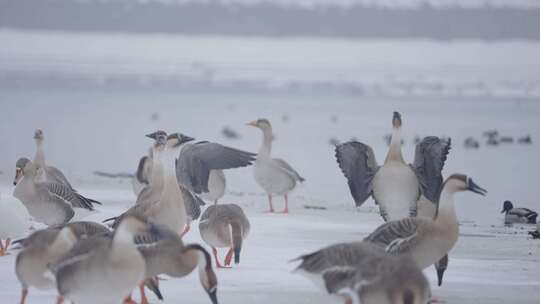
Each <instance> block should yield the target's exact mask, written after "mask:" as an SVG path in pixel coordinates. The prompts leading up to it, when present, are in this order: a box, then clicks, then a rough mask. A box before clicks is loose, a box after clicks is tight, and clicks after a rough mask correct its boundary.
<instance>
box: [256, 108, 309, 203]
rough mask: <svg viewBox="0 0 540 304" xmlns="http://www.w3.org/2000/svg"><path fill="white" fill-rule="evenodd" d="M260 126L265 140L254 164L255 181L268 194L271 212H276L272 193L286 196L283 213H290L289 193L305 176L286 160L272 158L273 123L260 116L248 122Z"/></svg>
mask: <svg viewBox="0 0 540 304" xmlns="http://www.w3.org/2000/svg"><path fill="white" fill-rule="evenodd" d="M247 125H248V126H252V127H256V128H259V129H260V130H261V131H262V133H263V141H262V144H261V147H260V149H259V153H257V160H256V161H255V165H254V166H253V175H254V176H255V181H256V182H257V184H259V186H261V188H263V189H264V191H265V192H266V193H267V195H268V204H269V207H270V209H269V210H268V211H269V212H274V207H273V205H272V195H283V196H284V197H285V209H284V210H283V213H289V199H288V196H287V194H288V193H289V192H290V191H292V190H293V189H294V188H295V187H296V184H297V182H303V181H304V178H303V177H301V176H300V174H298V172H296V170H294V169H293V168H292V167H291V165H289V164H288V163H287V162H286V161H284V160H282V159H279V158H272V157H271V155H270V154H271V152H272V125H271V124H270V121H268V120H267V119H264V118H260V119H258V120H256V121H252V122H250V123H248V124H247Z"/></svg>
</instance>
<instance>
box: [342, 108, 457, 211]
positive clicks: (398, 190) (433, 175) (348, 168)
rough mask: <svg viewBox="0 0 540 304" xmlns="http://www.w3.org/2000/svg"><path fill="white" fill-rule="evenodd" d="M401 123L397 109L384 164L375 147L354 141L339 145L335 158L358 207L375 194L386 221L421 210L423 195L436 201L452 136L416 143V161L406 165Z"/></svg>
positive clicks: (426, 139)
mask: <svg viewBox="0 0 540 304" xmlns="http://www.w3.org/2000/svg"><path fill="white" fill-rule="evenodd" d="M401 124H402V121H401V115H400V114H399V113H398V112H394V116H393V118H392V125H393V131H392V139H391V143H390V148H389V150H388V154H387V156H386V159H385V161H384V164H383V165H382V166H378V165H377V161H376V159H375V154H374V153H373V150H372V149H371V147H369V146H368V145H366V144H363V143H360V142H356V141H352V142H347V143H344V144H341V145H338V146H336V159H337V162H338V164H339V167H340V168H341V171H342V172H343V174H344V175H345V177H346V178H347V181H348V184H349V188H350V191H351V194H352V196H353V198H354V202H355V203H356V206H360V205H362V204H363V203H364V202H365V201H366V200H367V199H368V197H370V196H373V198H374V200H375V202H376V203H377V204H378V205H379V209H380V213H381V216H382V217H383V218H384V220H385V221H389V220H398V219H402V218H406V217H409V216H415V215H416V214H417V212H422V211H418V205H417V202H418V200H419V199H420V198H421V196H424V197H425V198H426V199H427V200H428V201H430V202H431V203H432V204H436V202H437V200H438V196H439V193H440V190H441V185H442V182H443V178H442V169H443V166H444V162H445V161H446V157H447V155H448V152H449V150H450V140H449V139H448V140H445V139H440V138H438V137H435V136H429V137H426V138H424V139H423V140H422V141H421V142H420V143H419V144H418V145H417V146H416V154H415V159H414V163H413V164H412V165H408V164H406V163H405V161H404V160H403V156H402V154H401ZM428 207H432V206H429V205H428ZM431 210H433V208H431Z"/></svg>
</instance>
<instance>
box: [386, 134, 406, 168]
mask: <svg viewBox="0 0 540 304" xmlns="http://www.w3.org/2000/svg"><path fill="white" fill-rule="evenodd" d="M390 161H398V162H402V163H405V161H404V160H403V155H402V154H401V128H393V129H392V139H391V140H390V148H389V149H388V154H387V155H386V160H385V161H384V163H385V164H386V163H388V162H390Z"/></svg>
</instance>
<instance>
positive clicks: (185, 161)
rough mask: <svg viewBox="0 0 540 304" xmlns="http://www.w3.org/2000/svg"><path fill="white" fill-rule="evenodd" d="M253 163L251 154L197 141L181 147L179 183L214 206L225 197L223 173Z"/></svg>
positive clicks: (178, 167)
mask: <svg viewBox="0 0 540 304" xmlns="http://www.w3.org/2000/svg"><path fill="white" fill-rule="evenodd" d="M178 134H179V133H178ZM184 136H185V135H184ZM254 160H255V154H253V153H251V152H246V151H242V150H238V149H234V148H231V147H227V146H223V145H221V144H218V143H213V142H208V141H200V142H196V143H192V144H184V145H183V146H182V150H181V151H180V154H179V156H178V162H177V166H176V174H177V177H178V183H179V184H180V185H182V186H184V187H185V188H186V189H187V190H189V191H191V192H193V193H194V194H198V195H201V198H203V199H205V200H210V201H213V202H214V204H217V202H218V200H219V199H220V198H222V197H223V195H224V194H225V188H226V184H227V182H226V178H225V174H224V172H223V170H226V169H234V168H240V167H246V166H249V165H251V164H252V163H253V161H254Z"/></svg>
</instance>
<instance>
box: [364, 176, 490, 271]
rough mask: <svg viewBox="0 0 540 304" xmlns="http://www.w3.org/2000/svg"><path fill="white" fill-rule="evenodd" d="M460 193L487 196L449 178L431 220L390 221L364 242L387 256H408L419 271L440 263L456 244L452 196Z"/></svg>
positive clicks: (465, 182) (466, 181) (468, 182)
mask: <svg viewBox="0 0 540 304" xmlns="http://www.w3.org/2000/svg"><path fill="white" fill-rule="evenodd" d="M460 191H472V192H474V193H477V194H480V195H485V194H486V193H487V191H486V190H484V189H483V188H481V187H480V186H478V185H477V184H475V183H474V182H473V180H472V179H471V178H469V177H468V176H466V175H463V174H453V175H451V176H450V177H448V178H447V179H446V181H445V182H444V184H443V188H442V191H441V194H440V199H439V200H438V204H439V208H438V211H437V214H436V216H435V218H434V219H428V218H424V217H413V218H404V219H401V220H396V221H390V222H387V223H385V224H383V225H381V226H379V228H377V229H376V230H375V231H374V232H372V233H371V234H370V235H368V236H367V237H366V238H365V239H364V241H368V242H372V243H374V244H376V245H378V246H381V247H382V248H384V249H385V251H386V252H387V253H389V254H393V255H397V254H404V253H406V254H410V255H411V256H412V258H413V259H414V260H415V261H416V263H417V264H418V266H419V267H420V268H421V269H424V268H426V267H428V266H430V265H432V264H434V263H436V262H438V261H440V260H441V258H442V257H444V256H445V255H446V254H447V253H448V252H449V251H450V250H451V249H452V248H453V247H454V245H455V243H456V242H457V240H458V236H459V225H458V221H457V215H456V212H455V209H454V194H455V193H456V192H460Z"/></svg>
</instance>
